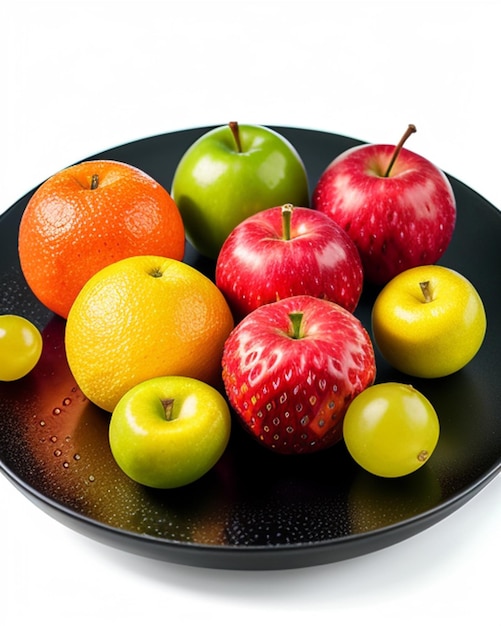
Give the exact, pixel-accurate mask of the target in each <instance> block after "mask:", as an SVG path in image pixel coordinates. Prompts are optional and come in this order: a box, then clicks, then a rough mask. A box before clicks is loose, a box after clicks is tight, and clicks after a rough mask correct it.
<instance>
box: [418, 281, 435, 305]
mask: <svg viewBox="0 0 501 626" xmlns="http://www.w3.org/2000/svg"><path fill="white" fill-rule="evenodd" d="M419 286H420V287H421V292H422V294H423V296H424V301H425V302H431V301H432V300H433V296H432V294H431V289H430V281H429V280H425V281H423V282H422V283H419Z"/></svg>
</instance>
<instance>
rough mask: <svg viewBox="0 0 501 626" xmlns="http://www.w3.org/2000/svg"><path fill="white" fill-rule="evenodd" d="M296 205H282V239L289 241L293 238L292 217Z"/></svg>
mask: <svg viewBox="0 0 501 626" xmlns="http://www.w3.org/2000/svg"><path fill="white" fill-rule="evenodd" d="M293 209H294V207H293V205H292V204H284V205H283V206H282V239H283V240H284V241H289V239H290V238H291V218H292V211H293Z"/></svg>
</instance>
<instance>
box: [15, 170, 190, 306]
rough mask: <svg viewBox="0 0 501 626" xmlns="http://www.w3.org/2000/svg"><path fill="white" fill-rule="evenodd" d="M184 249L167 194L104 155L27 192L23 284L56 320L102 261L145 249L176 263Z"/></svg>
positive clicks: (22, 230) (21, 242)
mask: <svg viewBox="0 0 501 626" xmlns="http://www.w3.org/2000/svg"><path fill="white" fill-rule="evenodd" d="M184 246H185V233H184V225H183V222H182V218H181V214H180V213H179V211H178V208H177V205H176V204H175V202H174V200H173V199H172V197H171V196H170V194H169V193H168V192H167V191H166V190H165V189H164V188H163V187H162V186H161V185H160V184H159V183H157V182H156V181H155V180H154V179H153V178H151V177H150V176H149V175H147V174H146V173H145V172H143V171H141V170H139V169H137V168H135V167H133V166H131V165H128V164H126V163H120V162H117V161H108V160H94V161H85V162H84V163H80V164H77V165H73V166H71V167H68V168H66V169H64V170H62V171H61V172H58V173H56V174H54V175H53V176H52V177H51V178H49V179H48V180H47V181H45V183H43V184H42V185H41V186H40V187H39V188H38V189H37V191H36V192H35V193H34V194H33V196H32V197H31V199H30V201H29V202H28V205H27V206H26V209H25V211H24V213H23V216H22V219H21V224H20V228H19V258H20V262H21V268H22V271H23V274H24V277H25V279H26V282H27V283H28V285H29V286H30V288H31V290H32V291H33V293H34V294H35V296H37V298H38V299H39V300H40V301H41V302H42V303H43V304H44V305H45V306H46V307H47V308H48V309H50V310H51V311H53V312H54V313H57V314H58V315H61V316H62V317H67V315H68V312H69V310H70V307H71V305H72V303H73V301H74V300H75V298H76V296H77V294H78V292H79V291H80V289H81V288H82V287H83V286H84V284H85V283H86V282H87V280H88V279H89V278H90V277H91V276H92V275H94V274H95V273H96V272H97V271H98V270H100V269H102V268H103V267H105V266H106V265H109V264H110V263H114V262H115V261H118V260H120V259H123V258H126V257H130V256H137V255H144V254H155V255H159V256H165V257H170V258H174V259H177V260H181V259H182V258H183V255H184Z"/></svg>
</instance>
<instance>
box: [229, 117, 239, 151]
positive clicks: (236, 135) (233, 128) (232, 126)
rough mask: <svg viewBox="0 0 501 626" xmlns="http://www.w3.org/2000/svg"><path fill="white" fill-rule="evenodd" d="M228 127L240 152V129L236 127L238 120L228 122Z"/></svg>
mask: <svg viewBox="0 0 501 626" xmlns="http://www.w3.org/2000/svg"><path fill="white" fill-rule="evenodd" d="M229 127H230V130H231V132H232V133H233V138H234V139H235V144H236V146H237V152H242V143H241V142H240V129H239V128H238V122H230V123H229Z"/></svg>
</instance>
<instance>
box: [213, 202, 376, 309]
mask: <svg viewBox="0 0 501 626" xmlns="http://www.w3.org/2000/svg"><path fill="white" fill-rule="evenodd" d="M215 278H216V285H217V286H218V287H219V289H220V290H221V291H222V293H223V295H224V296H225V298H226V300H227V302H228V304H229V305H230V308H231V310H232V312H233V315H234V317H235V318H236V319H242V318H243V317H244V316H245V315H247V314H248V313H250V312H251V311H253V310H254V309H256V308H258V307H259V306H262V305H263V304H269V303H271V302H275V301H277V300H281V299H283V298H287V297H290V296H295V295H311V296H315V297H318V298H325V299H327V300H331V301H332V302H336V303H337V304H339V305H340V306H342V307H344V308H345V309H346V310H348V311H350V312H353V311H354V310H355V308H356V306H357V304H358V301H359V299H360V295H361V292H362V288H363V282H364V278H363V271H362V262H361V260H360V255H359V253H358V250H357V248H356V246H355V244H354V243H353V242H352V241H351V239H350V238H349V236H348V235H347V234H346V233H345V232H344V231H343V229H342V228H341V227H340V226H338V225H337V224H336V223H335V222H334V221H333V220H331V219H329V218H328V217H327V216H326V215H324V214H323V213H320V212H318V211H313V210H312V209H309V208H305V207H293V208H292V213H291V219H290V238H289V239H284V237H283V225H282V207H279V206H277V207H273V208H270V209H266V210H264V211H261V212H260V213H257V214H255V215H253V216H251V217H249V218H247V219H246V220H245V221H243V222H241V223H240V224H239V225H238V226H237V227H236V228H235V229H234V230H233V231H232V232H231V233H230V235H229V237H228V238H227V239H226V241H225V242H224V244H223V247H222V249H221V252H220V253H219V256H218V259H217V263H216V276H215Z"/></svg>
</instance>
